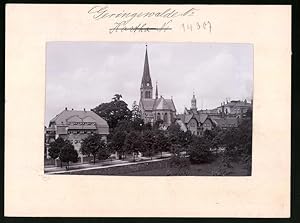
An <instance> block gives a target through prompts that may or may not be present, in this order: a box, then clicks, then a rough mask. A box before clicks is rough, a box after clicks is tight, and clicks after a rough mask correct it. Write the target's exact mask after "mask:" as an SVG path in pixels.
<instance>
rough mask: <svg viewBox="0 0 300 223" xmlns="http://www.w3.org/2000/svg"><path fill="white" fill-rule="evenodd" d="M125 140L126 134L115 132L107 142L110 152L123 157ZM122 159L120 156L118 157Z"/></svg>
mask: <svg viewBox="0 0 300 223" xmlns="http://www.w3.org/2000/svg"><path fill="white" fill-rule="evenodd" d="M125 138H126V132H124V131H116V132H115V133H114V134H113V135H112V136H111V137H110V140H109V148H110V150H111V151H112V152H117V153H119V155H120V154H121V155H124V152H125V150H124V142H125ZM120 158H122V156H120Z"/></svg>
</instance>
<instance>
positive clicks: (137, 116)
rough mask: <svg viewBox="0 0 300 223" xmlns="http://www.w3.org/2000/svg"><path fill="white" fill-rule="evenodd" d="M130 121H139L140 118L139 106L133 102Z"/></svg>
mask: <svg viewBox="0 0 300 223" xmlns="http://www.w3.org/2000/svg"><path fill="white" fill-rule="evenodd" d="M131 112H132V120H133V121H134V120H136V119H140V118H141V113H140V109H139V106H138V104H137V103H136V101H134V102H133V103H132V110H131Z"/></svg>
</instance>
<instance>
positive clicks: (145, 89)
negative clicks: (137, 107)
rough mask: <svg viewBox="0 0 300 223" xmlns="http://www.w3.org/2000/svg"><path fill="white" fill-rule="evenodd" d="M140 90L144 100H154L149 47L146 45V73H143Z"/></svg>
mask: <svg viewBox="0 0 300 223" xmlns="http://www.w3.org/2000/svg"><path fill="white" fill-rule="evenodd" d="M140 90H141V99H143V98H148V99H152V93H153V88H152V80H151V77H150V69H149V61H148V51H147V45H146V53H145V62H144V72H143V77H142V82H141V88H140Z"/></svg>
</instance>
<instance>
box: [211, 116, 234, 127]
mask: <svg viewBox="0 0 300 223" xmlns="http://www.w3.org/2000/svg"><path fill="white" fill-rule="evenodd" d="M212 121H213V122H214V123H215V124H216V125H217V126H219V127H237V126H238V119H237V118H212Z"/></svg>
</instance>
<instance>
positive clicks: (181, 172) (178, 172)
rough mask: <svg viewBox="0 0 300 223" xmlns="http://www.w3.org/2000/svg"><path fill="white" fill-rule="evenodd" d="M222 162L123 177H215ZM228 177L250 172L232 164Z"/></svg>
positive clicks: (157, 170) (237, 163)
mask: <svg viewBox="0 0 300 223" xmlns="http://www.w3.org/2000/svg"><path fill="white" fill-rule="evenodd" d="M220 165H221V160H220V159H216V160H215V161H213V162H211V163H203V164H191V165H189V166H185V167H179V166H178V167H166V168H163V169H153V170H147V171H136V172H130V173H126V174H122V175H123V176H213V175H214V173H215V172H216V171H218V168H219V166H220ZM226 175H228V176H248V175H249V174H248V171H247V169H246V168H245V167H244V165H243V164H242V163H239V162H235V163H232V168H230V169H228V172H227V174H226Z"/></svg>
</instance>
